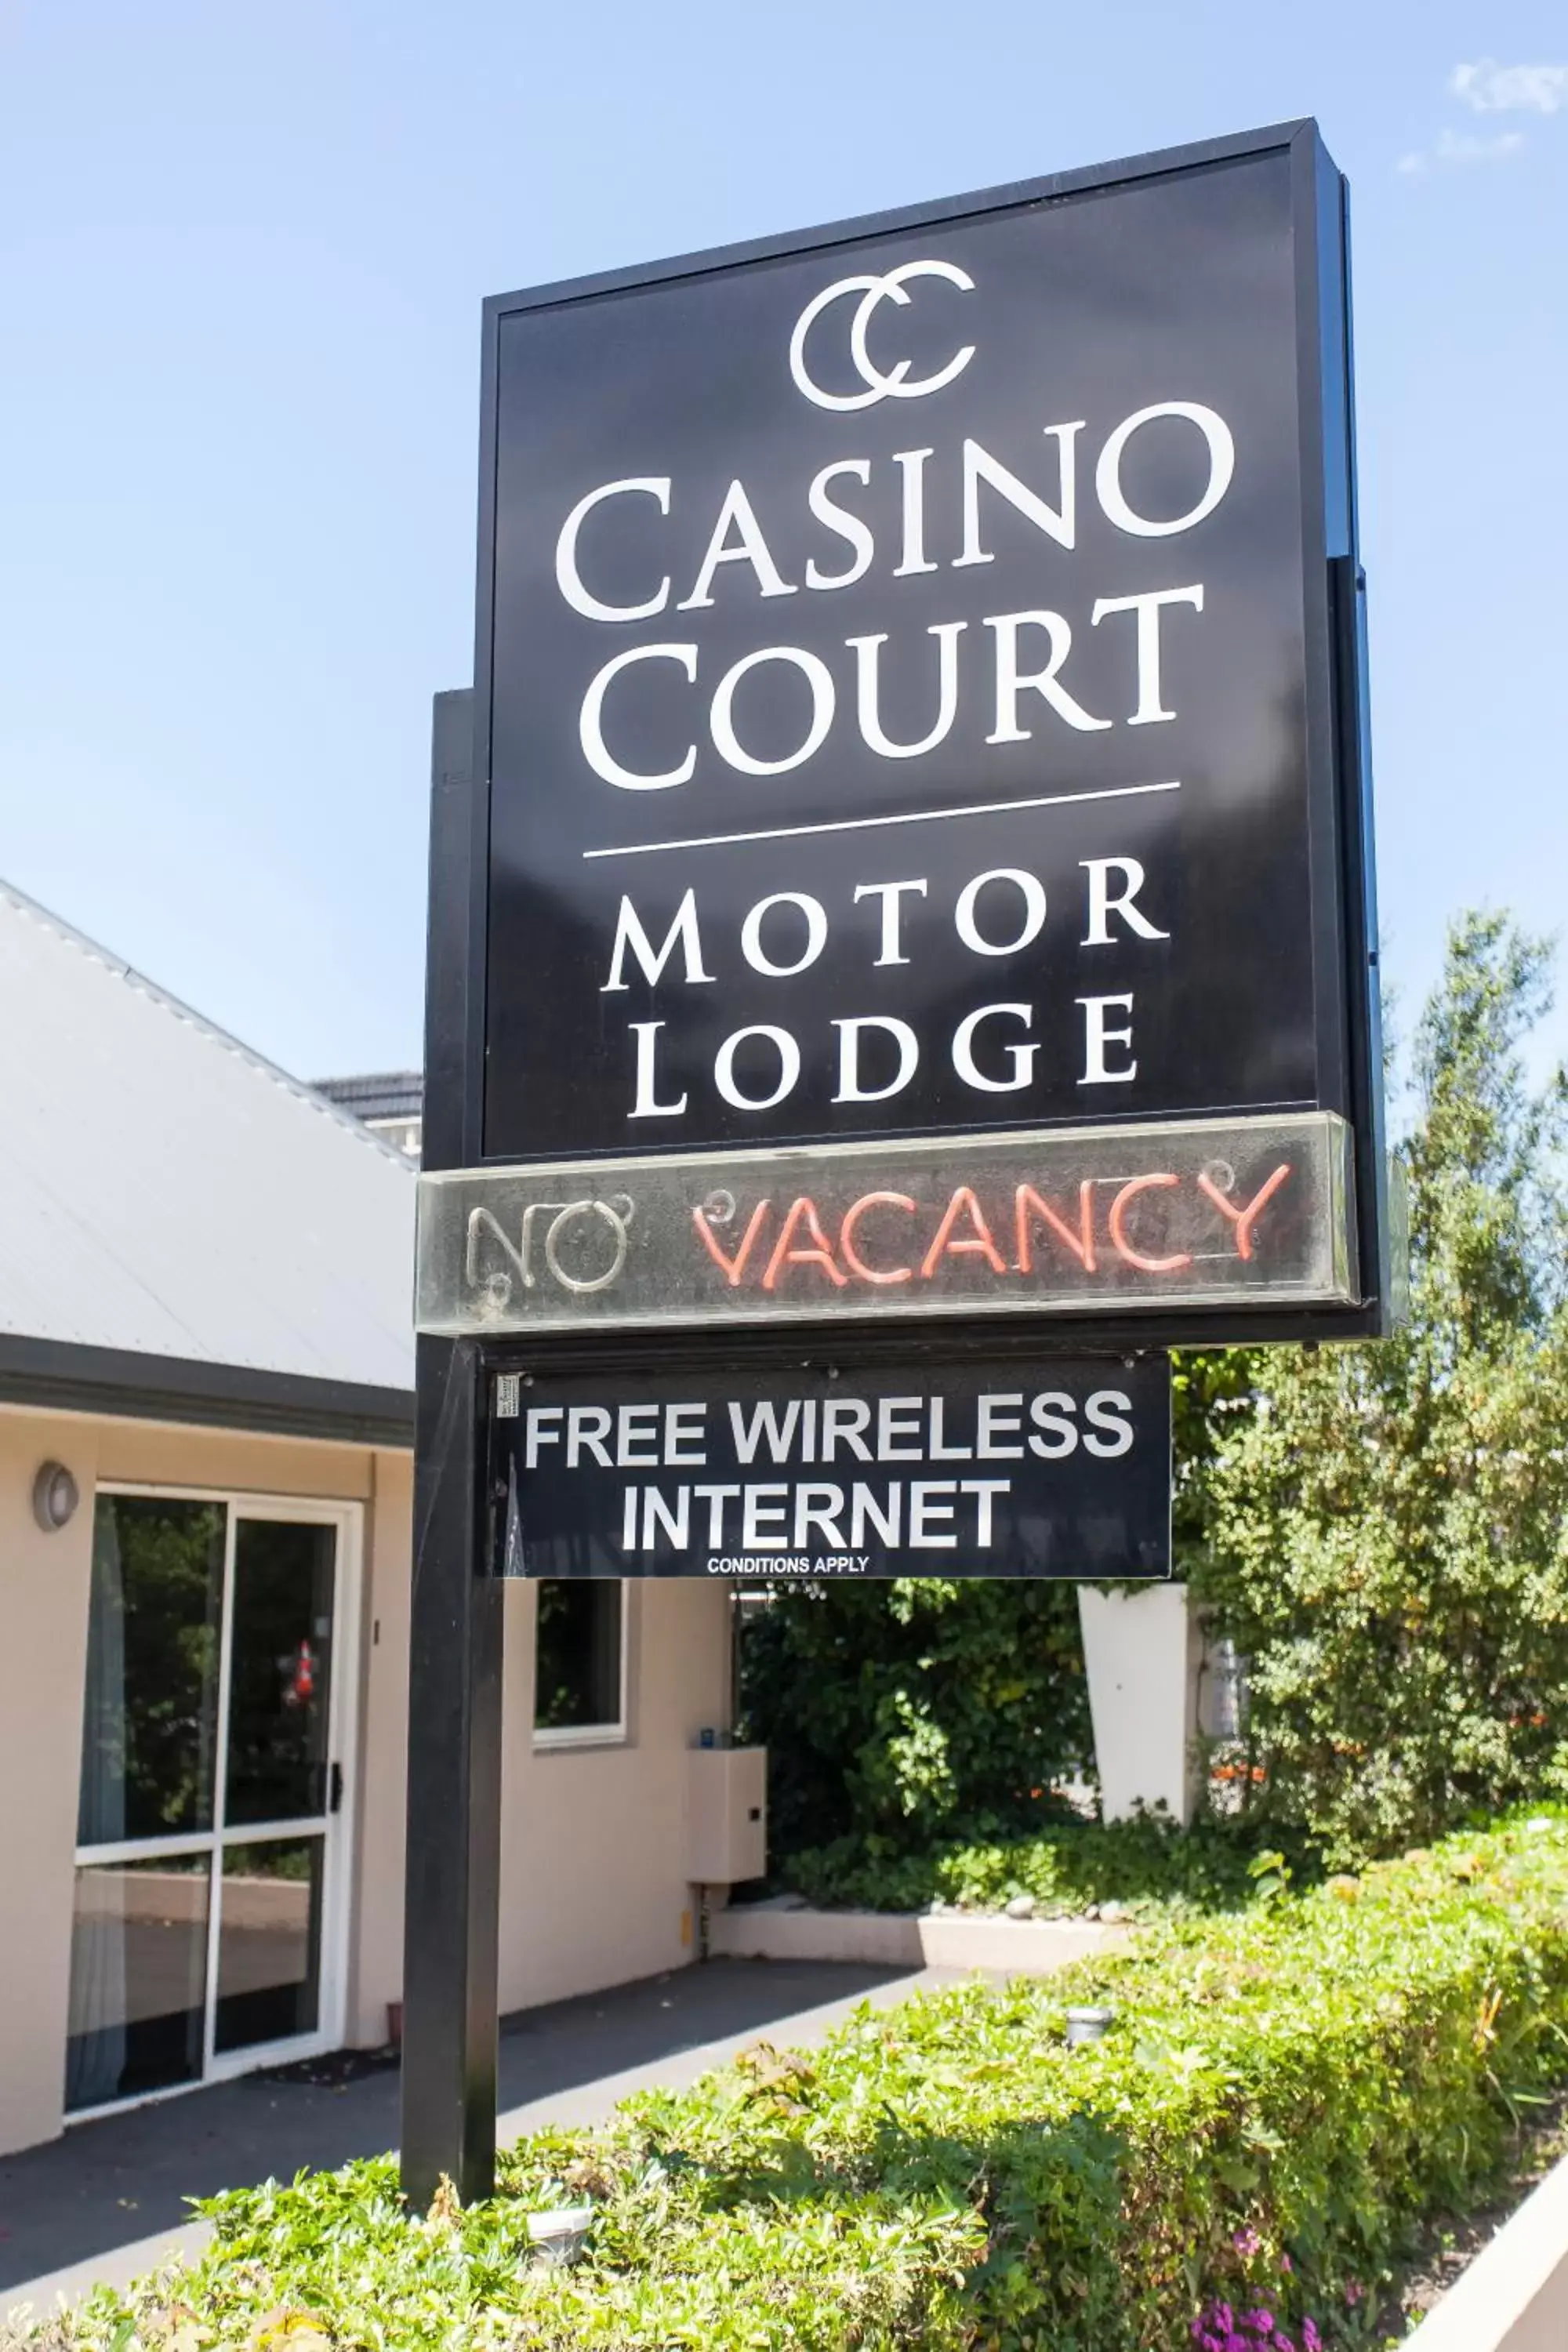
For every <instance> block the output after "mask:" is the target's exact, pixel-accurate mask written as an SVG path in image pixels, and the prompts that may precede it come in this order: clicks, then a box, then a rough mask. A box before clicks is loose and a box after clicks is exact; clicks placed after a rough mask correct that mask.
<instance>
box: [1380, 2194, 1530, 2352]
mask: <svg viewBox="0 0 1568 2352" xmlns="http://www.w3.org/2000/svg"><path fill="white" fill-rule="evenodd" d="M1407 2341H1408V2345H1409V2347H1410V2352H1563V2346H1564V2345H1568V2158H1564V2159H1563V2162H1562V2163H1561V2164H1559V2165H1558V2166H1556V2167H1555V2168H1554V2169H1553V2170H1552V2171H1551V2172H1549V2173H1548V2174H1547V2176H1546V2178H1545V2179H1544V2180H1543V2181H1542V2184H1541V2186H1540V2188H1539V2189H1535V2190H1534V2191H1533V2192H1532V2193H1531V2195H1530V2196H1529V2197H1527V2198H1526V2199H1525V2200H1524V2203H1523V2204H1522V2205H1521V2207H1520V2209H1519V2210H1518V2212H1517V2213H1515V2214H1514V2216H1513V2217H1512V2219H1511V2220H1510V2221H1505V2222H1504V2223H1503V2226H1502V2228H1501V2229H1500V2231H1498V2233H1497V2236H1496V2237H1495V2238H1494V2239H1493V2240H1492V2242H1491V2244H1490V2245H1489V2246H1488V2247H1487V2248H1486V2249H1485V2251H1484V2252H1481V2253H1479V2254H1478V2255H1477V2256H1476V2259H1475V2261H1474V2262H1473V2263H1471V2264H1470V2267H1469V2269H1468V2271H1467V2272H1466V2273H1465V2274H1464V2276H1463V2277H1462V2278H1461V2279H1459V2280H1458V2281H1457V2282H1456V2284H1454V2285H1453V2286H1452V2287H1451V2288H1450V2289H1449V2291H1448V2293H1447V2294H1446V2295H1445V2296H1444V2297H1443V2300H1442V2302H1441V2303H1440V2304H1439V2305H1437V2307H1436V2310H1435V2311H1434V2312H1433V2313H1432V2314H1431V2315H1430V2316H1429V2317H1427V2318H1426V2319H1424V2320H1423V2321H1422V2323H1421V2325H1420V2326H1419V2327H1418V2328H1416V2330H1415V2334H1414V2335H1413V2336H1410V2337H1409V2338H1408V2339H1407Z"/></svg>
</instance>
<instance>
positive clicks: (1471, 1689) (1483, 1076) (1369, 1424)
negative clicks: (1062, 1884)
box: [1196, 916, 1568, 1862]
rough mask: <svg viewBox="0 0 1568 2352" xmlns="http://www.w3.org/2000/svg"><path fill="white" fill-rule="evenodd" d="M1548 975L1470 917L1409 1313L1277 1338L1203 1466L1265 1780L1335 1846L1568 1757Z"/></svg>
mask: <svg viewBox="0 0 1568 2352" xmlns="http://www.w3.org/2000/svg"><path fill="white" fill-rule="evenodd" d="M1549 970H1550V962H1549V957H1548V953H1547V950H1545V948H1544V947H1542V946H1541V945H1540V944H1538V943H1536V942H1532V941H1531V940H1525V939H1522V938H1521V936H1520V935H1519V934H1518V933H1517V932H1515V931H1513V930H1512V929H1510V927H1509V926H1508V925H1507V924H1506V923H1505V922H1504V921H1503V920H1502V919H1500V918H1498V917H1494V916H1470V917H1468V918H1466V919H1464V920H1463V921H1462V922H1461V923H1459V924H1458V925H1457V926H1456V928H1455V929H1454V931H1453V933H1452V935H1451V937H1450V940H1449V947H1448V961H1447V971H1446V973H1445V976H1444V980H1443V982H1442V984H1441V986H1440V987H1439V988H1438V990H1437V991H1436V992H1435V993H1434V995H1433V997H1432V1000H1431V1002H1430V1003H1428V1005H1427V1007H1426V1012H1425V1013H1424V1015H1423V1018H1422V1022H1421V1024H1420V1028H1419V1031H1418V1034H1417V1038H1416V1053H1415V1065H1416V1079H1417V1092H1418V1111H1419V1116H1418V1118H1417V1121H1416V1124H1415V1129H1414V1132H1413V1134H1412V1136H1411V1138H1410V1140H1409V1142H1408V1144H1407V1145H1406V1146H1405V1157H1406V1160H1407V1164H1408V1169H1409V1175H1410V1211H1411V1275H1412V1309H1411V1318H1410V1322H1409V1325H1408V1328H1406V1329H1405V1330H1404V1331H1402V1332H1400V1333H1398V1334H1397V1335H1396V1336H1395V1337H1394V1338H1393V1339H1388V1340H1385V1341H1382V1342H1380V1343H1378V1344H1377V1345H1375V1346H1370V1347H1359V1348H1344V1349H1324V1350H1323V1351H1322V1352H1321V1353H1319V1354H1304V1353H1302V1352H1301V1351H1300V1350H1299V1349H1258V1350H1256V1351H1255V1354H1254V1359H1253V1363H1252V1368H1251V1376H1250V1381H1251V1385H1250V1400H1249V1402H1248V1404H1247V1408H1246V1409H1245V1410H1243V1411H1241V1412H1237V1413H1235V1414H1234V1415H1232V1416H1231V1417H1230V1418H1229V1420H1228V1423H1224V1425H1223V1426H1221V1428H1220V1430H1219V1433H1218V1435H1217V1438H1216V1442H1215V1449H1214V1454H1213V1456H1212V1466H1207V1467H1205V1476H1204V1480H1203V1492H1204V1501H1205V1512H1206V1517H1207V1535H1208V1551H1207V1554H1206V1557H1205V1559H1201V1560H1200V1562H1199V1566H1198V1573H1197V1579H1196V1581H1197V1584H1198V1589H1199V1591H1201V1592H1202V1593H1203V1594H1204V1596H1205V1599H1206V1600H1207V1601H1209V1602H1210V1604H1211V1605H1212V1606H1213V1608H1214V1609H1215V1612H1216V1614H1217V1620H1218V1624H1219V1627H1220V1629H1221V1630H1223V1631H1224V1632H1225V1633H1228V1634H1229V1635H1230V1637H1231V1638H1232V1639H1233V1640H1234V1642H1235V1643H1236V1644H1237V1649H1238V1651H1239V1652H1240V1653H1241V1654H1243V1655H1244V1656H1245V1657H1246V1659H1247V1664H1248V1683H1249V1687H1250V1694H1251V1699H1250V1715H1249V1722H1248V1754H1247V1759H1246V1763H1247V1771H1246V1773H1245V1776H1244V1780H1243V1786H1244V1787H1245V1788H1246V1789H1247V1790H1248V1791H1249V1792H1251V1791H1254V1790H1256V1791H1258V1804H1259V1807H1260V1809H1261V1811H1263V1813H1264V1814H1265V1815H1266V1817H1268V1819H1269V1820H1271V1821H1272V1822H1277V1823H1293V1824H1295V1825H1297V1826H1299V1827H1300V1829H1302V1830H1304V1831H1305V1832H1308V1833H1309V1834H1310V1835H1311V1836H1312V1837H1313V1838H1314V1839H1315V1840H1316V1841H1317V1842H1318V1843H1320V1844H1321V1846H1322V1847H1323V1848H1324V1850H1325V1852H1326V1853H1327V1854H1328V1856H1329V1858H1330V1859H1331V1861H1342V1862H1353V1861H1356V1860H1359V1859H1361V1858H1363V1857H1364V1856H1365V1855H1367V1854H1371V1853H1386V1852H1388V1851H1389V1850H1390V1849H1391V1847H1392V1848H1394V1849H1395V1850H1396V1849H1397V1847H1398V1846H1399V1845H1401V1844H1407V1843H1410V1842H1411V1841H1412V1840H1414V1839H1416V1838H1430V1837H1432V1836H1434V1835H1436V1834H1437V1833H1438V1832H1441V1831H1443V1830H1445V1829H1447V1828H1448V1827H1450V1826H1452V1825H1453V1824H1454V1823H1456V1822H1458V1821H1460V1820H1463V1819H1465V1818H1466V1817H1468V1815H1470V1814H1471V1813H1472V1812H1473V1811H1475V1810H1477V1809H1478V1808H1489V1807H1491V1808H1495V1807H1497V1806H1499V1805H1501V1804H1506V1803H1510V1802H1516V1801H1519V1800H1520V1799H1521V1798H1522V1797H1524V1796H1526V1795H1527V1794H1528V1793H1529V1792H1530V1791H1531V1790H1535V1789H1539V1788H1541V1787H1542V1786H1544V1785H1549V1784H1550V1780H1551V1776H1552V1774H1553V1772H1554V1771H1561V1769H1562V1768H1563V1765H1564V1764H1568V1442H1565V1436H1568V1307H1565V1304H1564V1299H1565V1289H1568V1249H1565V1247H1564V1238H1565V1236H1568V1202H1565V1201H1564V1197H1563V1192H1562V1189H1561V1184H1562V1179H1561V1159H1560V1153H1559V1150H1558V1147H1559V1146H1560V1144H1561V1142H1562V1141H1563V1104H1564V1088H1563V1078H1562V1076H1561V1075H1559V1076H1554V1077H1553V1078H1552V1080H1551V1082H1550V1083H1549V1084H1548V1085H1547V1087H1545V1088H1544V1089H1543V1090H1540V1091H1534V1090H1532V1089H1531V1086H1530V1084H1529V1083H1528V1081H1527V1077H1526V1073H1525V1068H1524V1064H1523V1060H1522V1057H1521V1052H1520V1045H1521V1040H1522V1039H1523V1038H1524V1036H1525V1035H1526V1034H1528V1032H1529V1030H1530V1028H1531V1025H1532V1024H1533V1023H1534V1022H1535V1021H1536V1020H1537V1019H1538V1018H1539V1016H1540V1014H1541V1013H1542V1012H1543V1011H1544V1010H1545V1008H1546V1005H1547V1004H1548V1003H1549V1002H1550V998H1549V993H1548V986H1547V982H1548V976H1549ZM1221 1419H1222V1423H1223V1422H1224V1417H1223V1416H1222V1417H1221Z"/></svg>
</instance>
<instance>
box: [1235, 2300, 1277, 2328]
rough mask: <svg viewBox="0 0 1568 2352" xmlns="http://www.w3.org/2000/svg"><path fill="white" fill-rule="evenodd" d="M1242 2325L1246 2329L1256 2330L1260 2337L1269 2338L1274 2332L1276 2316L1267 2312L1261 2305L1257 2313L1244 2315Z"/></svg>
mask: <svg viewBox="0 0 1568 2352" xmlns="http://www.w3.org/2000/svg"><path fill="white" fill-rule="evenodd" d="M1241 2324H1242V2326H1244V2327H1252V2328H1256V2329H1257V2331H1258V2335H1259V2336H1269V2335H1272V2334H1273V2331H1274V2314H1273V2313H1272V2312H1271V2311H1265V2310H1264V2308H1263V2305H1261V2304H1259V2305H1258V2309H1257V2310H1256V2311H1248V2312H1245V2313H1244V2314H1243V2315H1242V2321H1241Z"/></svg>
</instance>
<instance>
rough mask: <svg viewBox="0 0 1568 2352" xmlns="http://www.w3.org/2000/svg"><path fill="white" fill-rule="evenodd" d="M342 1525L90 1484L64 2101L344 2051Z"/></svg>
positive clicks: (272, 1505)
mask: <svg viewBox="0 0 1568 2352" xmlns="http://www.w3.org/2000/svg"><path fill="white" fill-rule="evenodd" d="M357 1532H358V1530H357V1514H356V1513H355V1512H354V1511H353V1509H352V1508H338V1509H333V1508H331V1507H321V1506H312V1505H307V1504H296V1503H293V1502H285V1503H279V1502H276V1501H272V1500H266V1501H263V1500H260V1499H256V1498H250V1497H243V1496H213V1495H201V1496H196V1495H191V1494H153V1493H149V1492H146V1491H145V1490H120V1491H104V1490H102V1489H100V1493H99V1496H98V1499H97V1507H96V1518H95V1524H94V1530H93V1564H92V1595H91V1604H90V1614H89V1633H88V1663H87V1689H86V1694H85V1703H84V1707H83V1715H82V1762H81V1790H80V1800H79V1811H78V1832H77V1840H78V1843H77V1872H76V1907H75V1917H74V1922H73V1930H72V1940H71V1984H70V2018H69V2040H68V2051H67V2078H66V2105H67V2109H68V2112H69V2113H72V2114H76V2115H80V2114H83V2113H88V2112H92V2111H95V2110H97V2109H100V2108H102V2107H105V2106H110V2105H120V2104H121V2103H122V2102H124V2101H127V2100H132V2099H139V2098H145V2097H148V2096H152V2095H157V2094H161V2093H164V2092H168V2091H173V2090H176V2089H179V2088H181V2087H184V2086H185V2085H188V2084H194V2083H198V2082H201V2081H204V2080H211V2079H212V2078H213V2077H215V2076H217V2075H221V2074H233V2073H238V2072H242V2071H243V2070H244V2069H246V2068H247V2067H250V2066H254V2065H256V2064H257V2063H259V2062H260V2061H262V2060H264V2059H268V2060H270V2059H273V2058H278V2059H283V2058H291V2057H304V2056H308V2055H309V2054H310V2053H312V2052H313V2051H318V2050H321V2049H326V2048H331V2047H335V2046H336V2044H337V2043H338V2042H339V2041H341V2039H342V2008H343V1981H342V1979H343V1952H344V1944H345V1934H344V1930H345V1927H346V1905H345V1899H344V1898H345V1891H346V1864H347V1860H348V1854H347V1835H346V1831H347V1824H348V1822H349V1820H350V1818H351V1817H350V1814H349V1812H348V1811H347V1796H348V1791H347V1789H346V1785H345V1777H344V1774H345V1763H346V1759H347V1758H348V1757H349V1756H350V1755H351V1754H352V1738H351V1734H352V1726H351V1724H350V1722H349V1720H348V1717H349V1713H350V1710H351V1706H352V1700H353V1655H352V1650H353V1643H352V1628H353V1624H354V1622H355V1618H354V1611H353V1582H354V1570H355V1565H356V1557H357V1543H356V1540H355V1539H356V1538H357Z"/></svg>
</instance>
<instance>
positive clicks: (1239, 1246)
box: [1198, 1160, 1290, 1257]
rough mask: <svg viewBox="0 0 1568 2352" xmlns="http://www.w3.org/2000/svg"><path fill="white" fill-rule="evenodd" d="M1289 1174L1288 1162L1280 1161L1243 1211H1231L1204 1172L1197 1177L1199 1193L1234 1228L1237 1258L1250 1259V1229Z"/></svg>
mask: <svg viewBox="0 0 1568 2352" xmlns="http://www.w3.org/2000/svg"><path fill="white" fill-rule="evenodd" d="M1289 1173H1290V1162H1289V1160H1281V1162H1280V1164H1279V1167H1278V1168H1277V1169H1276V1170H1275V1171H1274V1173H1273V1175H1272V1176H1270V1177H1269V1179H1268V1182H1267V1183H1266V1184H1263V1185H1261V1186H1260V1187H1259V1189H1258V1192H1255V1193H1254V1194H1253V1197H1252V1199H1251V1200H1250V1201H1248V1202H1247V1206H1246V1207H1245V1208H1244V1209H1233V1208H1232V1207H1231V1205H1230V1202H1228V1201H1227V1200H1226V1197H1225V1194H1224V1193H1223V1192H1221V1191H1220V1189H1219V1186H1218V1185H1217V1184H1215V1183H1213V1182H1211V1181H1210V1179H1209V1176H1208V1173H1207V1171H1206V1170H1205V1171H1203V1172H1202V1173H1201V1174H1200V1175H1199V1177H1198V1190H1199V1192H1206V1193H1207V1195H1208V1197H1209V1199H1210V1200H1211V1201H1212V1202H1214V1204H1215V1208H1216V1209H1219V1210H1221V1211H1222V1212H1223V1213H1224V1214H1225V1215H1226V1216H1227V1217H1228V1218H1229V1219H1230V1222H1231V1223H1232V1224H1233V1225H1234V1226H1235V1227H1236V1254H1237V1257H1250V1256H1251V1255H1252V1229H1253V1227H1254V1226H1255V1225H1256V1224H1257V1223H1258V1218H1259V1216H1260V1215H1261V1214H1262V1213H1263V1211H1264V1209H1265V1208H1266V1206H1267V1205H1268V1202H1270V1201H1271V1200H1272V1199H1273V1198H1274V1195H1275V1193H1276V1192H1278V1191H1279V1187H1280V1185H1281V1184H1283V1182H1284V1181H1285V1179H1286V1177H1287V1176H1289Z"/></svg>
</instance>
